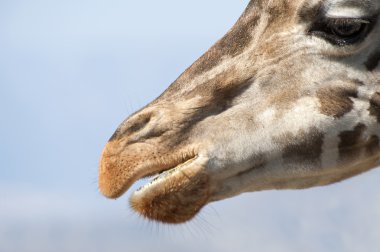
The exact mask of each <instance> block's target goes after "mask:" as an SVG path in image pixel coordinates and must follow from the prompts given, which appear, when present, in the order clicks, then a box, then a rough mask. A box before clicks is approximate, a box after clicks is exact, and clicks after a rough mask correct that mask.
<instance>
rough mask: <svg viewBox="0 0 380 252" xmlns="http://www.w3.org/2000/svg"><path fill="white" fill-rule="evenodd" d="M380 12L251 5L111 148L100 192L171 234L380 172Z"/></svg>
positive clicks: (370, 5) (358, 0)
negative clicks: (267, 196) (170, 228)
mask: <svg viewBox="0 0 380 252" xmlns="http://www.w3.org/2000/svg"><path fill="white" fill-rule="evenodd" d="M379 15H380V1H379V0H251V1H250V2H249V3H248V6H247V8H246V9H245V11H244V12H243V14H242V15H241V17H240V18H239V19H238V20H237V22H236V24H235V25H234V26H233V27H232V28H231V29H230V30H229V31H228V33H227V34H226V35H225V36H224V37H223V38H221V39H220V40H219V41H218V42H217V43H216V44H215V45H214V46H212V47H211V48H210V49H209V50H208V51H207V52H206V53H205V54H204V55H203V56H202V57H200V58H199V59H198V60H197V61H196V62H195V63H193V64H192V65H191V66H190V67H189V68H188V69H187V70H185V72H184V73H183V74H182V75H181V76H180V77H179V78H178V79H177V80H175V81H174V83H172V84H171V85H170V86H169V87H168V88H167V90H166V91H165V92H163V93H162V94H161V95H160V96H159V97H158V98H156V99H155V100H154V101H152V102H151V103H149V104H148V105H146V106H145V107H144V108H142V109H141V110H139V111H137V112H136V113H134V114H132V115H131V116H130V117H129V118H127V119H126V120H124V122H122V123H121V125H120V126H119V127H118V128H117V130H116V131H115V133H114V134H113V136H112V137H111V138H110V140H109V141H108V142H107V144H106V146H105V148H104V150H103V153H102V156H101V159H100V164H99V188H100V191H101V193H102V194H103V195H104V196H106V197H108V198H118V197H120V196H121V195H122V194H124V193H125V192H126V191H127V190H128V189H129V188H130V187H131V185H132V184H133V183H134V182H136V181H137V180H139V179H141V178H143V177H152V178H151V181H150V182H149V183H147V184H146V185H144V186H142V187H141V188H139V189H138V190H136V191H134V192H133V193H132V195H131V197H130V205H131V207H132V208H133V209H134V210H135V211H136V212H138V213H139V214H140V215H141V216H143V217H145V218H148V219H151V220H156V221H159V222H163V223H173V224H177V223H183V222H186V221H189V220H191V219H192V218H193V217H194V216H195V215H196V214H197V213H198V212H199V211H200V210H201V209H202V207H203V206H205V205H206V204H208V203H211V202H214V201H218V200H223V199H226V198H229V197H234V196H237V195H239V194H241V193H245V192H255V191H262V190H273V189H304V188H310V187H316V186H323V185H328V184H332V183H335V182H339V181H342V180H344V179H347V178H350V177H352V176H355V175H358V174H360V173H363V172H365V171H368V170H370V169H372V168H375V167H376V166H378V165H380V140H379V139H380V138H379V137H380V64H379V61H380V43H379V41H380V24H379Z"/></svg>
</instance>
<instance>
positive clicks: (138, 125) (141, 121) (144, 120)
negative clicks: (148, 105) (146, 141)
mask: <svg viewBox="0 0 380 252" xmlns="http://www.w3.org/2000/svg"><path fill="white" fill-rule="evenodd" d="M150 119H151V116H150V115H147V116H143V117H140V118H138V119H137V120H136V121H134V122H133V123H132V124H131V125H130V126H129V127H128V128H127V130H126V131H127V132H128V133H135V132H137V131H140V130H142V129H143V128H144V127H145V126H146V125H147V124H148V123H149V122H150Z"/></svg>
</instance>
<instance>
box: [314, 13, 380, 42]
mask: <svg viewBox="0 0 380 252" xmlns="http://www.w3.org/2000/svg"><path fill="white" fill-rule="evenodd" d="M373 23H374V22H373V21H372V19H370V18H369V19H361V18H325V19H321V20H319V21H317V22H315V23H314V24H313V26H312V27H311V29H310V30H309V33H310V34H312V35H315V36H319V37H321V38H323V39H325V40H327V41H328V42H330V43H332V44H334V45H337V46H347V45H352V44H355V43H359V42H361V41H362V40H364V38H365V37H366V35H368V34H369V32H370V30H371V29H372V27H373ZM350 26H351V27H350ZM355 26H356V27H355ZM339 28H342V29H343V32H344V29H345V28H347V29H350V28H357V29H356V30H354V32H353V33H352V34H347V36H345V35H344V34H343V33H340V32H339V31H338V29H339Z"/></svg>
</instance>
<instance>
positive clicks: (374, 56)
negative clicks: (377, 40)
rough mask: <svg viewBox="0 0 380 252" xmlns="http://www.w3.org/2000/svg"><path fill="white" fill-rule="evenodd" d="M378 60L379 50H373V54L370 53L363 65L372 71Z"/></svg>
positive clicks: (379, 57) (379, 58) (379, 56)
mask: <svg viewBox="0 0 380 252" xmlns="http://www.w3.org/2000/svg"><path fill="white" fill-rule="evenodd" d="M379 62H380V50H379V51H377V52H375V53H374V54H372V55H370V56H369V57H368V59H367V61H366V62H365V66H366V67H367V69H368V71H373V70H375V69H376V68H377V66H378V65H379Z"/></svg>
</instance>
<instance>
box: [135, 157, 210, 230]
mask: <svg viewBox="0 0 380 252" xmlns="http://www.w3.org/2000/svg"><path fill="white" fill-rule="evenodd" d="M205 163H206V159H205V158H202V157H199V156H196V157H194V158H192V159H189V160H187V161H186V162H184V163H181V164H179V165H177V166H176V167H174V168H172V169H169V170H166V171H165V172H163V173H161V174H159V175H156V176H155V177H154V178H153V179H152V180H151V182H149V183H148V184H146V185H144V186H142V187H140V188H139V189H137V190H136V191H134V192H133V193H132V195H131V197H130V205H131V207H132V208H133V209H134V210H135V211H136V212H138V213H139V214H140V215H142V216H143V217H145V218H148V219H151V220H157V221H160V222H164V223H171V224H178V223H183V222H186V221H188V220H190V219H192V218H193V217H194V216H195V215H196V214H197V213H198V212H199V210H200V209H201V208H202V207H203V206H204V205H205V204H207V202H208V199H209V187H210V186H209V177H208V175H207V173H206V172H205V170H204V167H205Z"/></svg>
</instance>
